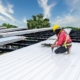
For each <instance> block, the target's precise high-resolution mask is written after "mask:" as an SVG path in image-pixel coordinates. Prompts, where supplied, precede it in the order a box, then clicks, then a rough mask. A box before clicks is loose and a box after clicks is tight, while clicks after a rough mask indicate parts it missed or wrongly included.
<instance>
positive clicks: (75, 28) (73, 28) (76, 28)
mask: <svg viewBox="0 0 80 80" xmlns="http://www.w3.org/2000/svg"><path fill="white" fill-rule="evenodd" d="M65 28H71V29H72V30H80V28H79V27H72V26H67V27H63V29H65Z"/></svg>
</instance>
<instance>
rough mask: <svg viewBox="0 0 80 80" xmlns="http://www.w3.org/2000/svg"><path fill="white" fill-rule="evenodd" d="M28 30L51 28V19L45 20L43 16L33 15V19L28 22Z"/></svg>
mask: <svg viewBox="0 0 80 80" xmlns="http://www.w3.org/2000/svg"><path fill="white" fill-rule="evenodd" d="M27 27H28V29H34V28H46V27H50V23H49V19H48V18H45V19H44V18H43V14H38V15H36V16H35V15H32V19H30V20H27Z"/></svg>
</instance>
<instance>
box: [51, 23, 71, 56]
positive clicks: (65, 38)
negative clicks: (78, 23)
mask: <svg viewBox="0 0 80 80" xmlns="http://www.w3.org/2000/svg"><path fill="white" fill-rule="evenodd" d="M53 31H54V32H55V34H56V36H57V40H56V41H55V42H54V43H53V44H52V45H51V47H52V48H54V47H58V48H57V49H56V50H55V53H56V54H59V53H65V52H67V54H70V48H71V46H72V44H71V42H72V40H71V38H70V36H69V35H68V34H67V32H66V31H64V30H63V29H61V28H60V26H59V25H58V24H55V25H54V26H53Z"/></svg>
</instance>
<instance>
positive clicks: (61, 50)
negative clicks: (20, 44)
mask: <svg viewBox="0 0 80 80" xmlns="http://www.w3.org/2000/svg"><path fill="white" fill-rule="evenodd" d="M68 50H69V48H65V47H63V46H60V47H58V48H57V49H56V50H55V53H56V54H59V53H64V52H66V51H68Z"/></svg>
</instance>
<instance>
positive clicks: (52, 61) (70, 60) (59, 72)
mask: <svg viewBox="0 0 80 80" xmlns="http://www.w3.org/2000/svg"><path fill="white" fill-rule="evenodd" d="M72 45H73V46H72V49H71V54H69V55H64V54H55V53H54V52H52V51H51V48H50V47H42V46H41V43H37V44H34V45H31V46H28V47H25V48H22V49H18V50H16V51H13V52H9V53H7V54H3V55H0V80H80V53H79V49H80V44H79V43H73V44H72Z"/></svg>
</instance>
